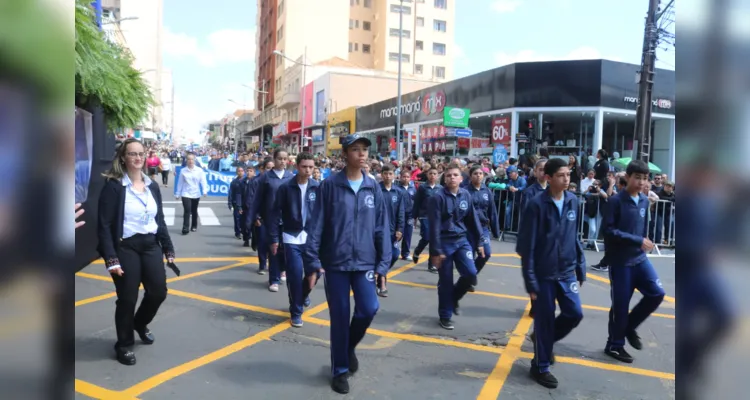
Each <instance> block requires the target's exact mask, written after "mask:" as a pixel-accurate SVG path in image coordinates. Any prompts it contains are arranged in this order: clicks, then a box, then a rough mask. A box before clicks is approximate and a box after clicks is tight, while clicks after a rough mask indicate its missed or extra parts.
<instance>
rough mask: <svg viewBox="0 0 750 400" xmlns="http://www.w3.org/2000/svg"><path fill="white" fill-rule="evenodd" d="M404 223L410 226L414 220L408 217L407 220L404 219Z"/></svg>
mask: <svg viewBox="0 0 750 400" xmlns="http://www.w3.org/2000/svg"><path fill="white" fill-rule="evenodd" d="M406 224H407V225H411V226H414V220H413V219H411V218H409V220H408V221H406Z"/></svg>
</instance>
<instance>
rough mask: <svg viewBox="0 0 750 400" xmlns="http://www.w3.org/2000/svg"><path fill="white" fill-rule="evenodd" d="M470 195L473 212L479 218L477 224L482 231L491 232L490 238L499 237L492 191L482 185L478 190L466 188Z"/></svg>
mask: <svg viewBox="0 0 750 400" xmlns="http://www.w3.org/2000/svg"><path fill="white" fill-rule="evenodd" d="M466 190H468V191H469V194H470V195H471V200H472V202H473V203H474V212H476V213H477V218H479V224H480V225H482V229H483V230H484V228H487V229H489V231H490V232H492V236H494V237H496V238H499V237H500V219H499V218H498V216H497V206H496V205H495V196H494V195H493V194H492V191H491V190H490V189H489V188H487V186H485V185H484V184H482V185H481V186H479V189H477V188H475V187H474V185H469V186H467V187H466Z"/></svg>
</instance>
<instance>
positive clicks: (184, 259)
mask: <svg viewBox="0 0 750 400" xmlns="http://www.w3.org/2000/svg"><path fill="white" fill-rule="evenodd" d="M252 258H254V259H256V260H257V259H258V257H177V258H175V259H174V262H175V263H179V262H221V261H238V262H239V261H247V262H250V261H248V260H250V259H252ZM256 262H257V261H256ZM103 264H104V260H102V259H101V258H100V259H98V260H94V261H93V262H92V263H91V264H89V265H103Z"/></svg>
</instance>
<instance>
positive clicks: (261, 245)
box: [244, 157, 273, 275]
mask: <svg viewBox="0 0 750 400" xmlns="http://www.w3.org/2000/svg"><path fill="white" fill-rule="evenodd" d="M272 169H273V159H272V158H270V157H269V158H266V159H264V160H263V161H262V162H261V163H260V166H259V167H258V176H256V177H255V178H253V179H251V180H249V181H248V182H247V187H246V188H245V209H246V210H244V212H245V226H247V229H248V230H249V231H251V232H252V233H251V235H250V236H251V237H252V245H251V246H250V247H251V248H252V249H253V251H257V252H258V274H259V275H265V273H266V265H267V262H268V251H269V249H268V246H267V245H266V244H265V242H264V240H266V227H265V226H264V225H263V224H261V223H260V220H257V219H256V218H254V217H253V216H250V209H251V208H252V207H253V203H254V202H255V195H256V193H257V192H258V183H259V182H260V178H262V177H263V174H264V173H265V172H266V171H270V170H272Z"/></svg>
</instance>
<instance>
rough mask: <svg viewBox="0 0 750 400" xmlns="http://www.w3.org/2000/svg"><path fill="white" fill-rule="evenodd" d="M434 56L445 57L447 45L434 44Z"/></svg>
mask: <svg viewBox="0 0 750 400" xmlns="http://www.w3.org/2000/svg"><path fill="white" fill-rule="evenodd" d="M432 54H434V55H436V56H444V55H445V44H443V43H433V44H432Z"/></svg>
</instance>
